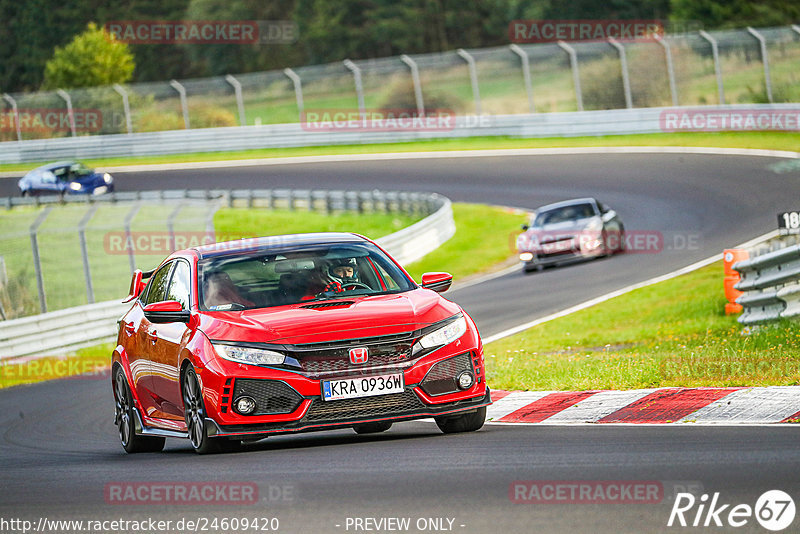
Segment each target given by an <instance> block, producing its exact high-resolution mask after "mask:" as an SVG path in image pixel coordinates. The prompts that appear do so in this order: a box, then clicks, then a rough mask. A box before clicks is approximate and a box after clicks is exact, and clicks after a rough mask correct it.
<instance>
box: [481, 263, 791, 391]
mask: <svg viewBox="0 0 800 534" xmlns="http://www.w3.org/2000/svg"><path fill="white" fill-rule="evenodd" d="M722 281H723V272H722V265H721V263H715V264H713V265H710V266H708V267H704V268H702V269H700V270H697V271H695V272H692V273H689V274H686V275H683V276H680V277H677V278H674V279H672V280H668V281H665V282H661V283H659V284H655V285H652V286H649V287H645V288H641V289H638V290H635V291H632V292H631V293H628V294H625V295H621V296H619V297H616V298H614V299H611V300H608V301H606V302H603V303H601V304H598V305H596V306H593V307H591V308H587V309H585V310H581V311H578V312H576V313H573V314H570V315H568V316H566V317H562V318H559V319H555V320H553V321H549V322H546V323H543V324H540V325H538V326H535V327H533V328H531V329H529V330H526V331H525V332H522V333H520V334H517V335H515V336H511V337H508V338H505V339H502V340H499V341H496V342H494V343H491V344H489V345H487V346H486V347H485V356H486V360H487V364H486V366H487V381H488V383H489V384H490V385H491V386H492V387H494V388H496V389H509V390H593V389H637V388H651V387H665V386H686V387H691V386H763V385H796V384H800V354H798V351H797V347H798V343H799V342H800V331H798V330H797V327H796V325H790V324H783V325H778V326H775V327H769V328H763V329H758V330H756V331H754V332H753V333H751V334H749V335H742V333H741V332H742V328H741V327H740V325H739V324H738V323H737V321H736V317H735V316H725V315H724V311H723V309H724V305H725V298H724V295H723V286H722Z"/></svg>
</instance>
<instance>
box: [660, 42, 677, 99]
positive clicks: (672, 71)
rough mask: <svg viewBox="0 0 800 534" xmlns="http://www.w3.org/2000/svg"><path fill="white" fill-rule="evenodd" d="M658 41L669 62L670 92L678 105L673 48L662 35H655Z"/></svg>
mask: <svg viewBox="0 0 800 534" xmlns="http://www.w3.org/2000/svg"><path fill="white" fill-rule="evenodd" d="M655 39H656V42H658V44H660V45H661V46H662V47H663V48H664V57H665V58H666V62H667V77H668V78H669V93H670V95H671V96H672V105H673V106H676V107H677V106H678V89H677V85H676V84H675V67H674V65H673V64H672V49H671V48H670V47H669V43H668V42H667V40H666V39H664V38H662V37H661V36H660V35H655Z"/></svg>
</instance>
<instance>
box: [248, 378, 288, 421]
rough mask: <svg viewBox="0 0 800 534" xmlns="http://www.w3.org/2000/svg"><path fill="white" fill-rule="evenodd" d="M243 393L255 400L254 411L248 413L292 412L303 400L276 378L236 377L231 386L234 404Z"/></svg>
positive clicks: (274, 413) (273, 413)
mask: <svg viewBox="0 0 800 534" xmlns="http://www.w3.org/2000/svg"><path fill="white" fill-rule="evenodd" d="M243 395H247V396H248V397H252V398H253V399H255V401H256V409H255V411H254V412H253V413H251V414H248V415H276V414H286V413H292V412H293V411H295V410H297V408H298V407H299V406H300V403H301V402H303V397H301V396H300V394H299V393H298V392H297V391H295V390H294V388H292V387H291V386H289V385H288V384H286V383H285V382H280V381H278V380H258V379H253V378H237V379H236V382H235V384H234V388H233V404H234V406H235V403H236V399H238V398H239V397H241V396H243Z"/></svg>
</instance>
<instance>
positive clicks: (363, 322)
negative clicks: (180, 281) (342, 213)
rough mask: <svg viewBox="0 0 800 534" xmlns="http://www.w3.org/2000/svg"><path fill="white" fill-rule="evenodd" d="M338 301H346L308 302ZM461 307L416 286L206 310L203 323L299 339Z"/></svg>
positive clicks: (381, 330) (404, 324)
mask: <svg viewBox="0 0 800 534" xmlns="http://www.w3.org/2000/svg"><path fill="white" fill-rule="evenodd" d="M334 302H336V303H341V304H342V305H341V306H332V307H314V308H309V307H308V306H310V305H311V306H314V305H319V304H322V303H326V304H327V303H334ZM348 303H350V304H348ZM460 311H461V308H460V307H459V306H458V305H457V304H454V303H452V302H450V301H448V300H446V299H444V298H442V297H440V296H439V295H438V294H437V293H434V292H433V291H430V290H428V289H415V290H412V291H407V292H404V293H399V294H393V295H374V296H369V297H356V298H353V299H337V300H332V301H320V302H308V303H303V304H293V305H289V306H277V307H272V308H259V309H254V310H243V311H236V312H201V313H200V317H201V322H200V328H201V329H202V330H203V331H204V332H205V334H206V335H207V336H208V337H209V339H212V340H227V341H245V342H251V343H252V342H261V343H278V344H291V345H294V344H301V343H322V342H329V341H337V340H342V339H354V338H363V337H373V336H381V335H390V334H398V333H403V332H410V331H413V330H416V329H418V328H422V327H424V326H427V325H430V324H432V323H435V322H437V321H441V320H443V319H446V318H448V317H451V316H453V315H455V314H456V313H458V312H460Z"/></svg>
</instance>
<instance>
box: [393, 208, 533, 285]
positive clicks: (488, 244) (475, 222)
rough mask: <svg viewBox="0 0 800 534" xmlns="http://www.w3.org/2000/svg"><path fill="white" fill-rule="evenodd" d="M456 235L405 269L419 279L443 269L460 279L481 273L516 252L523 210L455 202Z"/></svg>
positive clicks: (523, 219)
mask: <svg viewBox="0 0 800 534" xmlns="http://www.w3.org/2000/svg"><path fill="white" fill-rule="evenodd" d="M453 219H454V220H455V222H456V235H454V236H453V237H452V238H451V239H450V240H449V241H447V242H446V243H445V244H444V245H442V246H441V247H439V248H438V249H436V250H435V251H433V252H431V253H430V254H428V255H427V256H425V257H424V258H422V259H421V260H419V261H416V262H414V263H412V264H410V265H408V266H406V270H407V271H408V273H409V274H410V275H411V276H412V277H413V278H414V280H416V281H419V280H420V278H421V277H422V273H426V272H432V271H446V272H449V273H450V274H452V275H453V278H454V280H455V281H456V282H458V281H459V280H461V279H463V278H465V277H468V276H471V275H475V274H479V273H484V272H486V271H488V270H490V269H492V268H493V267H494V266H496V265H498V264H500V263H503V262H504V261H506V260H508V259H509V257H510V256H513V255H514V254H515V252H516V250H515V249H514V245H515V241H514V239H515V238H516V236H517V235H518V234H519V233H520V231H521V230H520V229H519V227H520V225H521V224H522V223H524V222H525V219H526V217H525V215H524V214H523V213H520V212H517V211H512V210H509V209H508V208H502V207H496V206H485V205H482V204H454V205H453Z"/></svg>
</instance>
